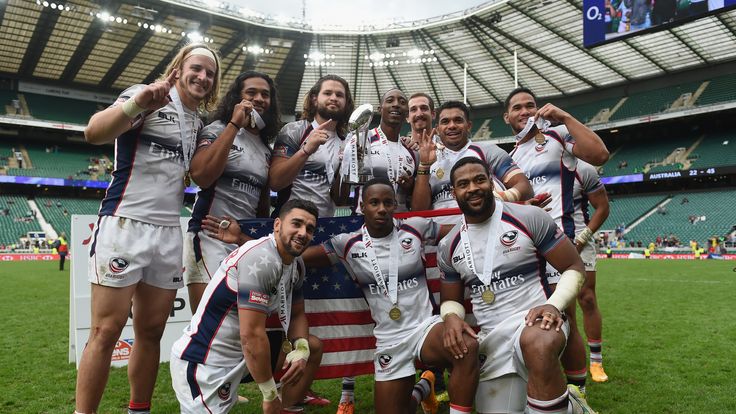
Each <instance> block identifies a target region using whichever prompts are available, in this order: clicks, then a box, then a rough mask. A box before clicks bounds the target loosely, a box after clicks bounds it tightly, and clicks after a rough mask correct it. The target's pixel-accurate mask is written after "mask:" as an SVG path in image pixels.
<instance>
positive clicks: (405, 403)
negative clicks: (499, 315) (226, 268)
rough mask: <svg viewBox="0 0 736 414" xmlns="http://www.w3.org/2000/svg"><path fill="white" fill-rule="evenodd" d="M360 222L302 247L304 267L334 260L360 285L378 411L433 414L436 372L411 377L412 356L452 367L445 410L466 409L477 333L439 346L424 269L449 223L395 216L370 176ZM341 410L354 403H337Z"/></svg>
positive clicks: (390, 192)
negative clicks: (370, 325) (372, 346)
mask: <svg viewBox="0 0 736 414" xmlns="http://www.w3.org/2000/svg"><path fill="white" fill-rule="evenodd" d="M361 203H362V204H363V205H362V210H363V213H364V214H365V224H364V226H363V227H362V228H361V229H360V230H359V231H356V232H352V233H344V234H339V235H336V236H334V237H332V238H331V239H330V240H328V241H326V242H325V243H323V244H322V245H321V246H312V247H310V248H309V249H307V251H306V252H305V253H304V255H303V258H304V262H305V263H306V265H307V266H308V267H312V266H315V267H327V266H331V265H333V264H335V263H337V262H338V261H340V262H342V263H343V264H344V265H345V268H346V269H347V270H348V272H349V273H350V275H351V276H352V277H353V280H355V281H356V283H358V285H359V286H360V287H361V289H362V291H363V294H364V296H365V298H366V301H367V303H368V306H369V308H370V311H371V316H372V318H373V320H374V321H375V323H376V327H375V329H374V335H375V337H376V352H375V357H374V366H375V381H376V385H375V392H374V405H375V411H376V412H378V413H389V414H391V413H414V412H416V408H417V406H418V405H419V403H420V402H421V403H422V406H423V408H424V409H425V411H426V412H429V413H436V412H437V402H436V400H435V399H434V395H433V385H434V381H435V378H434V375H433V374H432V372H431V371H425V372H424V373H423V374H422V378H421V379H420V380H419V382H417V383H415V382H414V381H415V373H416V368H415V367H414V360H415V359H419V360H420V361H422V363H424V364H426V365H428V366H433V367H440V368H452V373H453V375H452V376H451V377H450V381H449V393H450V401H451V410H450V413H452V414H456V413H460V412H465V411H463V410H465V409H467V410H470V408H471V407H472V402H473V396H474V393H475V386H476V384H477V379H478V358H477V343H476V341H475V333H474V331H473V330H472V329H470V328H469V327H466V329H465V331H464V332H462V333H459V335H461V336H462V338H463V343H464V344H465V346H464V347H462V348H458V349H455V350H452V352H451V351H450V350H448V349H446V348H445V347H444V346H443V331H444V330H443V324H442V322H441V321H440V319H439V317H437V316H432V303H431V300H430V297H429V294H430V293H429V288H428V286H427V280H426V275H425V270H424V259H423V252H424V246H425V245H427V244H436V243H437V241H438V240H439V239H440V238H441V237H442V235H444V234H445V233H447V232H448V231H449V229H450V227H451V226H442V227H440V225H439V224H438V223H436V222H435V221H433V220H428V219H425V218H421V217H412V218H409V219H406V220H398V221H397V220H394V217H393V214H394V212H395V210H396V193H395V191H394V188H393V183H391V182H390V181H389V180H388V179H387V178H374V179H372V180H370V181H369V182H367V183H366V184H365V186H364V188H363V193H362V199H361ZM217 220H219V218H216V217H209V218H208V219H207V220H206V221H205V223H206V228H208V229H209V230H210V231H211V232H212V234H213V236H215V237H220V238H223V239H225V240H228V241H236V242H238V243H240V242H242V241H244V240H245V239H244V235H243V234H242V233H241V232H240V229H239V228H238V226H230V228H229V229H228V230H227V234H226V233H225V231H223V230H221V229H220V228H219V227H218V226H216V225H215V223H216V222H217ZM339 410H342V411H343V412H352V410H354V407H352V405H351V404H348V403H341V407H340V408H339Z"/></svg>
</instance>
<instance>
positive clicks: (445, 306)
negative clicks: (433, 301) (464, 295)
mask: <svg viewBox="0 0 736 414" xmlns="http://www.w3.org/2000/svg"><path fill="white" fill-rule="evenodd" d="M451 314H454V315H457V316H458V318H460V319H461V320H465V307H464V306H463V305H462V304H460V303H459V302H455V301H454V300H446V301H444V302H442V305H440V317H441V318H442V320H443V321H444V320H445V319H446V318H447V316H448V315H451Z"/></svg>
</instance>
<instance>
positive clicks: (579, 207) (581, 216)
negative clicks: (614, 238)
mask: <svg viewBox="0 0 736 414" xmlns="http://www.w3.org/2000/svg"><path fill="white" fill-rule="evenodd" d="M604 188H605V187H603V183H601V180H600V177H599V176H598V171H597V170H596V168H595V167H594V166H592V165H590V164H588V163H587V162H585V161H583V160H578V169H577V171H576V172H575V186H574V187H573V201H574V203H575V214H574V216H573V218H574V221H575V234H576V235H577V234H578V233H580V232H581V231H583V229H585V226H587V225H588V222H590V216H589V215H588V194H590V193H594V192H596V191H598V190H603V189H604Z"/></svg>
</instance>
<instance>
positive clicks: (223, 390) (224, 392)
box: [217, 382, 230, 401]
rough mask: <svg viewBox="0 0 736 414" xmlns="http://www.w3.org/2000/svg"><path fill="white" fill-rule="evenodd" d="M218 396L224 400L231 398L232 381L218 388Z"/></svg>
mask: <svg viewBox="0 0 736 414" xmlns="http://www.w3.org/2000/svg"><path fill="white" fill-rule="evenodd" d="M217 396H218V397H220V399H221V400H222V401H227V400H229V399H230V383H229V382H226V383H224V384H222V386H221V387H220V388H218V389H217Z"/></svg>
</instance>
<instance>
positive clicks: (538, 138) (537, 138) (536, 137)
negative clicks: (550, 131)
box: [534, 130, 547, 144]
mask: <svg viewBox="0 0 736 414" xmlns="http://www.w3.org/2000/svg"><path fill="white" fill-rule="evenodd" d="M546 139H547V138H545V137H544V134H542V133H541V132H539V130H537V135H534V140H535V141H537V144H544V140H546Z"/></svg>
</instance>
